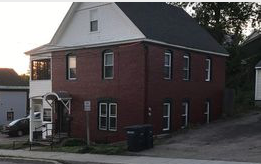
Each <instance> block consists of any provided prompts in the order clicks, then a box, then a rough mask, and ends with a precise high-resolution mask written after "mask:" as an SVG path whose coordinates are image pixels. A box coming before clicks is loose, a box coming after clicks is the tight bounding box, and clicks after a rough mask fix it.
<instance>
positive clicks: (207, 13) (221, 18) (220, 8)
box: [171, 2, 261, 46]
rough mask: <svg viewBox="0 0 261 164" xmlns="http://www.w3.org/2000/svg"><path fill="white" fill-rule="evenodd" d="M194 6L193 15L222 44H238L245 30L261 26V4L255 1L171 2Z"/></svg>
mask: <svg viewBox="0 0 261 164" xmlns="http://www.w3.org/2000/svg"><path fill="white" fill-rule="evenodd" d="M171 4H172V5H177V6H180V7H183V8H192V9H193V13H192V17H194V18H196V19H197V21H198V22H199V24H200V25H202V26H203V27H205V28H206V29H207V30H208V31H209V32H210V33H211V34H212V36H213V37H214V38H215V39H216V40H217V41H218V42H219V43H221V44H223V45H224V44H226V43H227V40H228V38H227V37H228V36H229V38H230V45H234V46H237V45H238V44H239V43H240V41H242V39H243V30H244V29H246V28H247V27H248V25H250V26H252V27H258V26H260V22H261V12H260V11H261V4H260V3H254V2H179V3H175V2H174V3H171Z"/></svg>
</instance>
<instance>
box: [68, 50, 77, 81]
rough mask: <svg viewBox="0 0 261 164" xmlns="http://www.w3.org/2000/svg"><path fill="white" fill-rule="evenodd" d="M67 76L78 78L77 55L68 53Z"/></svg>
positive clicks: (70, 78) (72, 78)
mask: <svg viewBox="0 0 261 164" xmlns="http://www.w3.org/2000/svg"><path fill="white" fill-rule="evenodd" d="M67 62H68V63H67V66H68V68H67V76H68V79H69V80H74V79H76V56H73V55H68V58H67Z"/></svg>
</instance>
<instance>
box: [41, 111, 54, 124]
mask: <svg viewBox="0 0 261 164" xmlns="http://www.w3.org/2000/svg"><path fill="white" fill-rule="evenodd" d="M43 121H44V122H51V121H52V111H51V109H50V108H44V109H43Z"/></svg>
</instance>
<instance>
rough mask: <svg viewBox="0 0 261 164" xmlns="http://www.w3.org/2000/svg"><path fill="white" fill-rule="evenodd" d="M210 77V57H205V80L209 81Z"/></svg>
mask: <svg viewBox="0 0 261 164" xmlns="http://www.w3.org/2000/svg"><path fill="white" fill-rule="evenodd" d="M210 79H211V59H209V58H208V59H206V77H205V81H210Z"/></svg>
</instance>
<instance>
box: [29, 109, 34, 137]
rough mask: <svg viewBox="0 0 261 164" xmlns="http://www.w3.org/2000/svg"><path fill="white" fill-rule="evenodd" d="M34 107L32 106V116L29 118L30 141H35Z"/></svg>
mask: <svg viewBox="0 0 261 164" xmlns="http://www.w3.org/2000/svg"><path fill="white" fill-rule="evenodd" d="M33 110H34V109H33V108H32V107H31V108H30V118H29V120H30V121H29V128H30V129H29V140H30V142H32V141H33V113H34V111H33Z"/></svg>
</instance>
